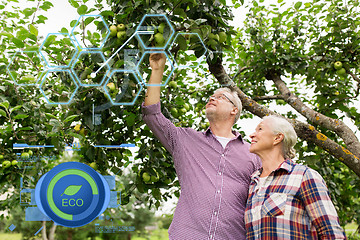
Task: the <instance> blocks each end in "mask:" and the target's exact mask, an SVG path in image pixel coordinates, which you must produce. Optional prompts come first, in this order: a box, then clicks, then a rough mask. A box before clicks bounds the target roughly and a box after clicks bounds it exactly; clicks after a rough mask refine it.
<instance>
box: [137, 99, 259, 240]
mask: <svg viewBox="0 0 360 240" xmlns="http://www.w3.org/2000/svg"><path fill="white" fill-rule="evenodd" d="M142 111H143V119H144V121H145V123H146V124H147V125H148V127H149V128H150V129H151V130H152V132H153V133H154V135H155V136H156V137H157V138H158V139H159V140H160V142H161V143H162V144H163V145H164V147H165V148H166V149H167V150H168V151H169V152H170V153H171V154H172V156H173V159H174V165H175V169H176V173H177V175H178V178H179V182H180V186H181V195H180V197H179V201H178V204H177V207H176V210H175V213H174V218H173V221H172V223H171V226H170V228H169V238H170V239H171V240H178V239H179V240H192V239H194V240H205V239H234V240H241V239H245V224H244V211H245V205H246V200H247V195H248V189H249V184H250V176H251V174H252V173H253V172H255V171H256V170H257V169H259V167H260V166H261V161H260V159H259V158H258V157H257V156H256V155H254V154H251V153H250V152H249V147H250V145H249V144H248V143H247V142H245V141H243V140H242V138H241V136H240V134H239V133H237V132H234V134H235V135H236V137H234V138H233V139H231V140H230V142H229V143H228V144H227V146H226V148H225V149H224V148H223V147H222V145H221V144H220V142H219V141H218V140H217V139H216V137H215V136H214V135H213V134H212V133H211V130H210V129H208V130H207V131H205V132H198V131H195V130H193V129H191V128H180V127H175V126H174V124H173V123H171V121H169V120H168V119H167V118H165V117H164V115H163V114H162V113H161V110H160V103H158V104H154V105H150V106H144V105H143V108H142Z"/></svg>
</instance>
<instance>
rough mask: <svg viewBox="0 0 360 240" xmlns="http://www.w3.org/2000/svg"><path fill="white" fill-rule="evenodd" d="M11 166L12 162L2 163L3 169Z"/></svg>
mask: <svg viewBox="0 0 360 240" xmlns="http://www.w3.org/2000/svg"><path fill="white" fill-rule="evenodd" d="M10 166H11V162H10V161H8V160H6V161H3V162H2V167H3V168H8V167H10Z"/></svg>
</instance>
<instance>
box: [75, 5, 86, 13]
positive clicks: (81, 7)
mask: <svg viewBox="0 0 360 240" xmlns="http://www.w3.org/2000/svg"><path fill="white" fill-rule="evenodd" d="M87 10H88V7H87V6H86V5H81V6H80V7H78V9H77V12H78V14H79V15H84V14H85V13H86V11H87Z"/></svg>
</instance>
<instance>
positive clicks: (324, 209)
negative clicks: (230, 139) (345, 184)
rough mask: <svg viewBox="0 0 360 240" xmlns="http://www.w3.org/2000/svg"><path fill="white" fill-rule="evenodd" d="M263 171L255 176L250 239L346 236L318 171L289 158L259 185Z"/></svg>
mask: <svg viewBox="0 0 360 240" xmlns="http://www.w3.org/2000/svg"><path fill="white" fill-rule="evenodd" d="M260 174H261V170H258V171H256V172H255V173H254V174H253V175H252V177H251V183H250V188H249V198H248V201H247V206H246V210H245V227H246V239H262V240H268V239H298V240H302V239H304V240H308V239H346V236H345V234H344V231H343V229H342V228H341V226H340V224H339V218H338V216H337V212H336V210H335V207H334V205H333V203H332V202H331V199H330V197H329V194H328V189H327V187H326V184H325V182H324V180H323V178H322V177H321V176H320V174H319V173H318V172H316V171H315V170H313V169H311V168H309V167H306V166H304V165H300V164H295V163H294V162H292V161H291V160H290V159H287V160H285V161H284V162H283V163H282V164H281V165H280V167H279V168H277V169H276V170H275V171H273V172H272V173H271V174H270V175H269V176H268V177H267V178H266V180H265V182H264V185H263V186H262V187H260V188H258V187H257V185H258V182H259V177H260Z"/></svg>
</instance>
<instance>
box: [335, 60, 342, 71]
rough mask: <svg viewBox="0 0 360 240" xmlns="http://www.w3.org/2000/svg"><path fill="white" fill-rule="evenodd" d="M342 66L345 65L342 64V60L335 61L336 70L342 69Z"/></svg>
mask: <svg viewBox="0 0 360 240" xmlns="http://www.w3.org/2000/svg"><path fill="white" fill-rule="evenodd" d="M342 66H343V65H342V62H340V61H337V62H335V63H334V68H335V69H336V70H339V69H341V68H342Z"/></svg>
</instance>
